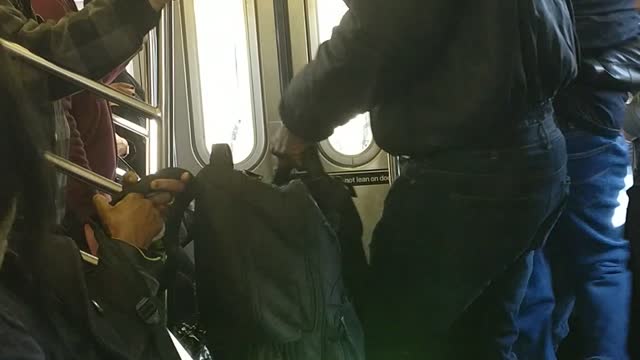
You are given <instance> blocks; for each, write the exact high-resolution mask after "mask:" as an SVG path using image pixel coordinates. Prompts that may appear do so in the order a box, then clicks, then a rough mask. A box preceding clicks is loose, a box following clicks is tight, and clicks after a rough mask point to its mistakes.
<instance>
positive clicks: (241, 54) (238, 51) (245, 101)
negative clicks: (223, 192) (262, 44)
mask: <svg viewBox="0 0 640 360" xmlns="http://www.w3.org/2000/svg"><path fill="white" fill-rule="evenodd" d="M193 4H194V10H195V24H196V39H197V44H198V48H197V49H198V59H197V60H198V67H199V71H200V74H199V77H200V92H201V99H202V112H203V114H202V115H203V116H204V118H203V121H204V129H205V134H204V136H205V142H206V145H207V148H208V149H210V148H211V145H213V144H219V143H227V144H229V145H230V146H231V148H232V150H233V157H234V160H235V162H236V163H239V162H242V161H244V160H246V159H247V158H248V157H249V156H250V155H251V154H252V152H253V150H254V147H255V145H256V140H255V119H254V108H253V96H252V95H253V94H252V86H251V69H250V58H249V40H248V31H247V23H246V14H245V7H244V1H243V0H193Z"/></svg>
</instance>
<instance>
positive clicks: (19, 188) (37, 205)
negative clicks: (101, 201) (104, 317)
mask: <svg viewBox="0 0 640 360" xmlns="http://www.w3.org/2000/svg"><path fill="white" fill-rule="evenodd" d="M14 61H17V60H13V59H10V58H9V57H8V56H7V54H6V53H5V51H3V50H2V49H1V48H0V265H1V264H2V261H3V259H4V255H5V252H6V249H7V243H8V237H9V232H10V231H11V229H12V227H13V225H14V223H15V222H16V219H19V220H20V222H22V225H23V226H21V228H22V229H24V230H23V231H22V232H23V233H24V235H25V236H24V237H23V238H24V239H25V240H24V241H23V243H21V244H20V246H21V247H22V246H25V247H27V248H28V247H30V246H34V244H35V242H37V241H39V240H40V239H39V238H40V235H41V234H42V232H43V231H44V229H45V228H46V227H47V224H48V220H49V218H50V217H49V212H50V209H51V204H50V201H49V200H50V196H49V191H48V190H49V185H48V184H49V182H48V179H49V177H48V176H47V174H46V171H45V166H44V164H43V158H42V151H43V149H44V146H43V145H44V144H45V143H44V142H42V141H41V139H43V137H42V136H41V134H39V133H40V132H41V131H42V129H43V128H44V127H45V126H44V125H45V124H43V123H39V120H41V119H39V118H38V116H36V115H35V114H36V112H34V111H32V110H33V109H32V106H30V104H31V103H32V102H31V99H30V98H29V97H28V96H27V94H26V93H25V92H24V91H23V90H22V85H21V83H20V80H19V79H18V78H16V76H15V72H14V69H15V66H16V64H15V63H14Z"/></svg>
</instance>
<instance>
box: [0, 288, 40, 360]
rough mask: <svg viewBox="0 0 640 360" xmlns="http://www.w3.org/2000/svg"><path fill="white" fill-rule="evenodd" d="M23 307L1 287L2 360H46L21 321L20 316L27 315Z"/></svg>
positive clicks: (0, 345)
mask: <svg viewBox="0 0 640 360" xmlns="http://www.w3.org/2000/svg"><path fill="white" fill-rule="evenodd" d="M23 306H24V305H21V304H20V302H19V300H18V299H16V298H15V296H14V295H13V294H11V293H10V292H9V291H8V290H6V289H5V288H4V287H2V286H0V359H15V360H41V359H42V360H44V359H45V358H46V357H45V355H44V352H43V351H42V349H41V347H40V345H38V342H37V341H36V340H35V338H34V337H33V336H32V335H31V334H30V333H29V331H28V330H27V327H26V326H25V325H24V320H23V319H20V314H25V311H23V309H22V307H23Z"/></svg>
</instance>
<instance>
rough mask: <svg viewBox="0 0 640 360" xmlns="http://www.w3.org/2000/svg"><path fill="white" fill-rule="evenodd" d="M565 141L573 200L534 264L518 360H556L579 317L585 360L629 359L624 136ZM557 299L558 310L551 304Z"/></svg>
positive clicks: (577, 135)
mask: <svg viewBox="0 0 640 360" xmlns="http://www.w3.org/2000/svg"><path fill="white" fill-rule="evenodd" d="M566 139H567V151H568V154H569V161H568V170H569V176H570V177H571V179H572V184H571V195H570V196H569V202H568V205H567V209H566V211H565V213H564V214H563V215H562V217H561V219H560V221H559V223H558V225H557V227H556V228H555V229H554V231H553V233H552V234H551V236H550V238H549V241H548V244H547V245H546V247H545V249H544V254H542V253H541V254H539V261H537V262H536V264H535V266H534V274H533V276H532V279H534V280H535V281H533V280H532V281H531V283H530V286H529V289H528V291H527V296H525V301H524V302H523V306H522V308H521V312H520V317H519V327H520V339H519V341H518V344H517V346H516V349H517V352H518V355H519V359H520V360H523V359H534V360H542V359H544V360H548V359H555V355H554V353H553V352H554V350H555V349H557V348H558V346H559V345H560V343H561V342H562V340H563V339H565V338H566V337H567V335H568V333H569V325H568V324H569V317H570V316H571V315H572V313H574V312H575V316H576V320H577V321H576V324H577V326H578V327H579V329H577V330H578V333H579V334H580V337H581V338H580V339H578V343H579V344H580V346H581V348H580V349H577V351H578V352H579V356H580V358H581V359H611V360H625V359H628V355H627V349H626V340H627V333H628V323H629V307H630V297H631V275H630V273H629V270H628V268H627V266H628V261H629V256H630V249H629V243H628V241H627V240H625V239H624V236H623V235H624V234H623V232H624V224H625V221H626V207H627V204H628V197H627V194H626V190H627V189H628V187H630V186H631V183H632V180H633V177H632V175H631V173H630V170H629V160H628V147H627V144H626V142H625V141H624V139H623V138H622V137H618V138H614V139H608V138H605V137H600V136H594V135H592V134H590V133H588V132H585V131H581V130H575V129H572V130H569V131H567V132H566ZM549 270H550V271H551V274H552V276H551V278H549V275H548V274H549ZM551 279H552V280H551ZM554 295H555V308H553V307H550V306H549V305H550V299H553V296H554ZM549 320H551V321H549Z"/></svg>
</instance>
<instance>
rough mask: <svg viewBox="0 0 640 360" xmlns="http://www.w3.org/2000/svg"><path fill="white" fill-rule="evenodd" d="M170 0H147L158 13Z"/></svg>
mask: <svg viewBox="0 0 640 360" xmlns="http://www.w3.org/2000/svg"><path fill="white" fill-rule="evenodd" d="M171 1H172V0H149V4H150V5H151V7H152V8H153V9H154V10H155V11H160V10H162V8H164V6H165V5H167V4H168V3H170V2H171Z"/></svg>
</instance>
